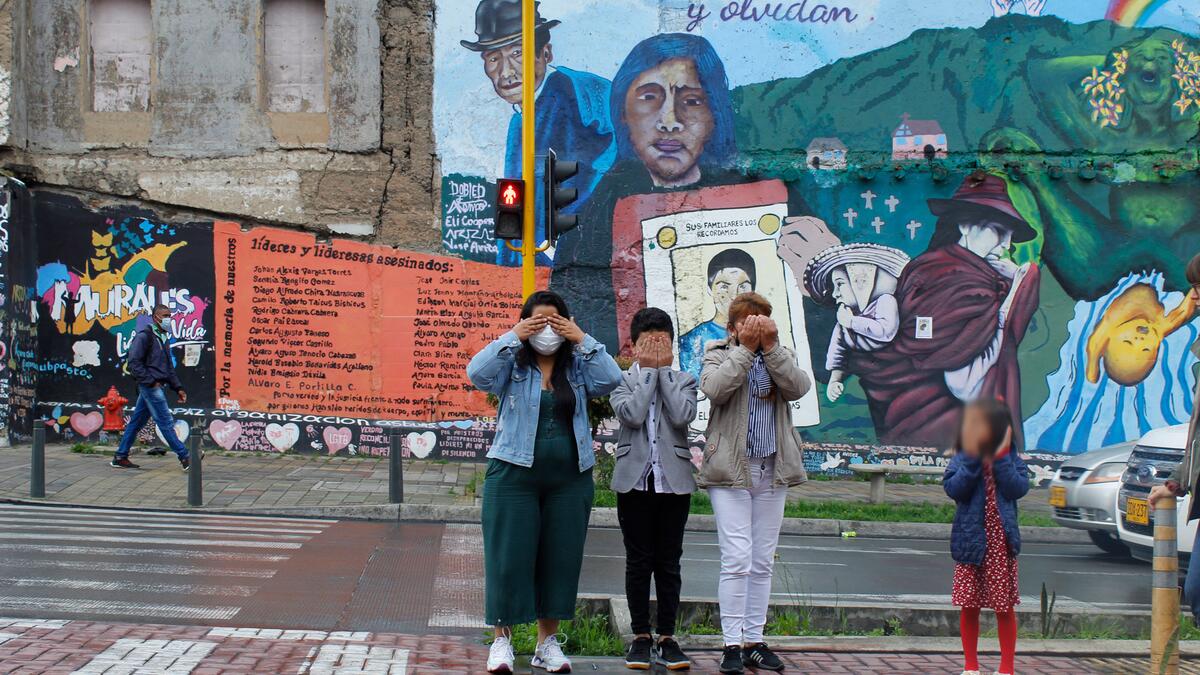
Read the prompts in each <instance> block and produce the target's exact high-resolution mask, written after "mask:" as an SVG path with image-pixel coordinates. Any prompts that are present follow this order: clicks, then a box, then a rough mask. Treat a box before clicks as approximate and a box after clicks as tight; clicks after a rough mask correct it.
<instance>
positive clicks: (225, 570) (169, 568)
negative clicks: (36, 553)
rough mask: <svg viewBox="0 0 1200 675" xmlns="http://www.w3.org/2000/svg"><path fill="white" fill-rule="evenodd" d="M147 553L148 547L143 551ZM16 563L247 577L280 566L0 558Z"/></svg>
mask: <svg viewBox="0 0 1200 675" xmlns="http://www.w3.org/2000/svg"><path fill="white" fill-rule="evenodd" d="M142 554H143V555H145V551H142ZM9 567H15V568H19V569H22V570H37V569H45V568H54V569H61V570H95V571H97V572H126V573H130V574H170V575H172V576H174V575H177V574H190V575H194V576H199V577H246V578H251V579H270V578H271V577H273V576H275V572H276V570H269V569H253V568H246V569H238V568H231V567H203V566H200V565H183V564H178V565H155V564H151V563H133V562H106V561H100V560H58V559H55V560H40V559H37V558H0V570H3V569H5V568H9Z"/></svg>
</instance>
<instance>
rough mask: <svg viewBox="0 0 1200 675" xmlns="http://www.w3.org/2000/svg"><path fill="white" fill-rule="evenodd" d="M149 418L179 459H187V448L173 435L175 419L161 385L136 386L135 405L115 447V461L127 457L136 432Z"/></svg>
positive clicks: (164, 388) (164, 389) (163, 387)
mask: <svg viewBox="0 0 1200 675" xmlns="http://www.w3.org/2000/svg"><path fill="white" fill-rule="evenodd" d="M151 418H154V423H155V424H156V425H158V430H159V431H161V432H162V435H163V438H165V439H167V445H169V446H171V449H172V450H174V451H175V454H176V455H179V459H187V456H188V451H187V448H186V447H184V445H183V441H181V440H179V437H178V436H176V435H175V418H174V417H172V416H171V406H170V405H169V404H168V403H167V392H166V387H165V386H164V385H161V384H160V385H158V386H157V387H147V386H146V385H144V384H139V385H138V400H137V405H135V406H133V415H131V416H130V417H129V424H127V425H126V426H125V435H124V436H122V437H121V445H119V446H117V459H121V458H122V457H128V456H129V448H131V447H133V441H134V440H135V439H137V435H138V432H139V431H141V430H142V427H144V426H146V422H149V421H150V419H151Z"/></svg>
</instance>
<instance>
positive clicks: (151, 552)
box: [0, 537, 291, 563]
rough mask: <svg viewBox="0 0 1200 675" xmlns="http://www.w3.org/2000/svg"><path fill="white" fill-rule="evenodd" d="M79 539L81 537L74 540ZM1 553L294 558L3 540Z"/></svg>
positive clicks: (137, 556) (265, 560)
mask: <svg viewBox="0 0 1200 675" xmlns="http://www.w3.org/2000/svg"><path fill="white" fill-rule="evenodd" d="M72 539H78V537H72ZM0 551H12V552H21V553H56V554H59V555H86V556H109V557H132V558H147V557H165V558H196V559H202V560H223V561H249V562H263V563H267V562H282V561H284V560H288V559H289V558H290V557H291V556H288V555H275V554H271V553H250V552H242V551H238V552H232V551H180V550H176V549H170V548H159V549H145V548H122V547H111V548H110V547H107V546H64V545H55V544H36V545H35V544H16V543H5V542H3V541H0Z"/></svg>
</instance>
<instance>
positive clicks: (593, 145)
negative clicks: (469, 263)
mask: <svg viewBox="0 0 1200 675" xmlns="http://www.w3.org/2000/svg"><path fill="white" fill-rule="evenodd" d="M540 4H541V3H535V12H536V11H537V9H536V7H537V6H538V5H540ZM560 23H562V22H560V21H558V20H546V19H544V18H542V16H541V15H540V14H538V15H537V17H536V19H535V25H536V29H535V38H534V42H535V46H536V48H537V54H536V55H535V57H534V77H535V78H536V82H537V84H536V85H535V93H534V96H535V97H536V98H535V108H536V116H535V120H534V125H535V126H534V129H535V138H534V144H535V146H536V151H535V152H536V154H537V155H538V156H539V157H540V156H543V155H545V154H546V149H547V148H553V149H554V150H555V152H557V153H558V154H559V155H560V156H562V157H564V158H570V159H572V160H574V161H577V162H579V173H578V174H576V175H575V176H574V177H573V178H571V179H570V180H568V181H566V182H565V183H564V187H573V188H575V189H577V190H578V191H579V198H578V199H577V200H576V202H575V203H574V204H572V205H570V206H569V207H567V208H565V209H563V212H564V213H571V212H573V210H574V209H576V208H578V207H579V205H582V204H584V203H586V202H587V200H588V198H589V197H590V196H591V193H592V190H593V189H595V187H596V184H597V183H598V182H599V181H600V177H601V176H603V175H604V172H605V171H606V170H607V169H608V167H609V166H611V165H612V162H613V158H614V156H615V154H614V153H615V147H614V145H613V140H612V123H611V121H610V119H609V112H608V111H609V108H608V95H609V82H608V80H606V79H604V78H602V77H599V76H597V75H593V74H591V73H585V72H582V71H578V70H572V69H570V68H565V67H563V66H553V65H551V62H552V61H554V48H553V46H552V45H551V43H550V30H551V29H552V28H554V27H555V26H558V25H559V24H560ZM475 33H476V35H477V39H476V40H474V41H470V40H461V41H460V42H461V44H462V46H463V47H465V48H467V49H469V50H471V51H474V52H479V55H480V56H481V57H482V58H483V71H484V74H485V75H487V77H488V79H489V80H491V82H492V86H493V88H494V89H495V90H496V95H497V96H499V97H500V98H501V99H503V100H504V101H506V102H507V103H509V104H511V105H512V108H513V115H512V118H511V120H510V121H509V125H508V139H507V143H506V146H505V151H504V175H505V176H508V177H512V178H518V177H520V176H521V90H522V72H523V71H522V63H523V62H522V55H521V0H482V2H480V3H479V6H478V8H477V9H476V11H475ZM542 173H543V171H542V167H541V163H540V162H539V164H538V167H537V171H536V174H537V180H539V181H540V180H541V178H542ZM534 213H535V214H537V221H536V231H537V238H538V242H539V244H540V243H542V242H544V241H545V239H546V223H545V206H544V199H543V194H542V191H541V190H538V191H537V203H536V205H535V211H534ZM496 264H498V265H510V266H519V265H520V264H521V256H520V254H518V253H517V252H515V251H512V250H510V249H509V248H508V247H507V246H503V245H501V246H499V247H498V251H497V254H496ZM538 264H539V265H549V264H551V260H550V259H549V258H548V257H547V256H546V255H545V254H544V253H539V254H538Z"/></svg>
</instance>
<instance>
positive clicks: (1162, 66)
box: [1121, 40, 1175, 106]
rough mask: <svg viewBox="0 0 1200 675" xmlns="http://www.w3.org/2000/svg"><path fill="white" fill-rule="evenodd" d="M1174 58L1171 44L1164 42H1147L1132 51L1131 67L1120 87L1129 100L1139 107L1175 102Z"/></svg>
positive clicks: (1130, 56)
mask: <svg viewBox="0 0 1200 675" xmlns="http://www.w3.org/2000/svg"><path fill="white" fill-rule="evenodd" d="M1174 70H1175V58H1174V56H1173V55H1172V51H1171V45H1169V44H1167V43H1165V42H1162V41H1161V40H1146V41H1144V42H1141V43H1139V44H1137V45H1136V46H1135V47H1133V48H1132V49H1131V50H1130V52H1129V66H1128V70H1126V75H1125V77H1124V78H1123V79H1122V81H1121V84H1122V85H1124V86H1125V90H1126V91H1128V92H1129V98H1130V99H1131V100H1132V101H1133V102H1134V103H1137V104H1138V105H1139V106H1141V105H1146V106H1166V105H1167V104H1169V103H1170V102H1171V101H1172V100H1174V98H1175V95H1174V81H1173V80H1172V79H1171V74H1172V73H1173V72H1174Z"/></svg>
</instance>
